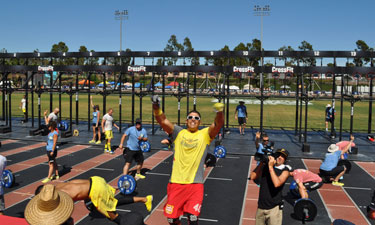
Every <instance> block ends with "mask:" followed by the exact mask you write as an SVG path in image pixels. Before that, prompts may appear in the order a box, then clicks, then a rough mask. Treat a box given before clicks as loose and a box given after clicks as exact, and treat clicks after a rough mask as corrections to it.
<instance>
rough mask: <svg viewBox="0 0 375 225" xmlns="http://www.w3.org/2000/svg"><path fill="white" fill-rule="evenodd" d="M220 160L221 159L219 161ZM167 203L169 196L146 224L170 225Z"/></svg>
mask: <svg viewBox="0 0 375 225" xmlns="http://www.w3.org/2000/svg"><path fill="white" fill-rule="evenodd" d="M218 160H219V159H218ZM212 169H213V167H209V168H208V169H206V170H205V171H204V179H205V181H206V178H207V177H208V175H209V174H210V172H211V171H212ZM166 203H167V196H165V197H164V198H163V200H162V202H161V203H159V205H158V207H157V208H156V209H154V210H152V212H151V214H150V215H149V216H148V217H147V218H146V221H145V223H146V224H157V225H169V223H168V222H167V218H166V217H165V216H164V210H163V208H164V205H165V204H166Z"/></svg>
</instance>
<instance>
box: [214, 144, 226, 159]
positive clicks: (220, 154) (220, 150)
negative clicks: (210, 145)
mask: <svg viewBox="0 0 375 225" xmlns="http://www.w3.org/2000/svg"><path fill="white" fill-rule="evenodd" d="M214 155H215V157H216V158H225V156H226V155H227V150H226V148H225V147H224V146H222V145H218V146H216V147H215V150H214Z"/></svg>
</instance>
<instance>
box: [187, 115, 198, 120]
mask: <svg viewBox="0 0 375 225" xmlns="http://www.w3.org/2000/svg"><path fill="white" fill-rule="evenodd" d="M187 119H188V120H192V119H195V120H201V118H200V117H199V116H188V117H187Z"/></svg>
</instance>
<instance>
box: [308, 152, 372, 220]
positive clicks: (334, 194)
mask: <svg viewBox="0 0 375 225" xmlns="http://www.w3.org/2000/svg"><path fill="white" fill-rule="evenodd" d="M302 160H303V162H304V163H305V165H306V167H307V169H308V170H310V171H312V172H314V173H318V172H319V167H320V165H321V163H322V161H321V160H316V159H302ZM318 192H319V193H320V196H321V197H322V201H323V202H324V205H325V206H326V207H327V210H328V213H329V214H330V215H331V217H332V219H344V220H348V221H350V222H352V223H354V224H369V223H368V222H367V220H366V218H365V217H364V216H363V215H362V213H361V212H360V211H359V209H358V208H357V207H356V205H355V203H354V202H353V201H352V200H351V198H350V197H349V196H348V195H347V193H346V192H345V191H344V189H343V188H342V187H336V186H333V185H332V184H324V185H323V186H322V187H321V188H320V189H319V190H318Z"/></svg>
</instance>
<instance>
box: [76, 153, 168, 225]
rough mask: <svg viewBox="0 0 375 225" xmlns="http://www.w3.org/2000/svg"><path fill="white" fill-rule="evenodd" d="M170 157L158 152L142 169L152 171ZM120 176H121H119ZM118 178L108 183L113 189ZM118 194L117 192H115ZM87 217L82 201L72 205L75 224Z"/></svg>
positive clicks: (149, 158)
mask: <svg viewBox="0 0 375 225" xmlns="http://www.w3.org/2000/svg"><path fill="white" fill-rule="evenodd" d="M171 155H172V152H171V151H159V152H157V153H155V154H153V155H152V156H150V157H148V158H147V159H146V160H145V161H144V164H143V168H148V169H150V170H152V169H154V168H155V167H156V166H157V165H159V164H160V163H161V162H163V161H164V160H166V159H167V158H168V157H169V156H171ZM134 168H135V167H132V168H131V169H134ZM120 176H122V174H121V175H120ZM120 176H118V177H116V178H115V179H113V180H112V181H110V182H108V183H109V184H110V185H111V186H113V187H115V186H117V180H118V179H119V178H120ZM117 193H118V191H117ZM88 215H89V213H88V211H87V208H86V206H85V204H84V202H83V201H79V202H77V203H76V204H75V205H74V211H73V214H72V218H73V219H74V222H75V224H77V223H79V222H80V221H81V220H83V219H84V218H85V217H87V216H88Z"/></svg>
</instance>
